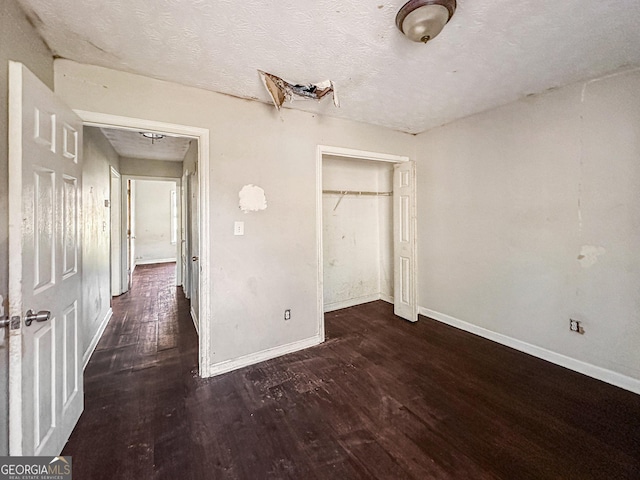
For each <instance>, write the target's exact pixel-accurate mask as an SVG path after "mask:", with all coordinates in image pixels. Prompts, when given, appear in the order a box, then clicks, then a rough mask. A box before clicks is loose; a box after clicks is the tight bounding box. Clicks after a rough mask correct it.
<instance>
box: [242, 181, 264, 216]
mask: <svg viewBox="0 0 640 480" xmlns="http://www.w3.org/2000/svg"><path fill="white" fill-rule="evenodd" d="M238 196H239V197H240V205H239V206H240V210H242V211H243V212H244V213H249V212H258V211H260V210H266V209H267V197H265V195H264V190H263V189H262V188H260V187H258V186H256V185H245V186H244V187H242V190H240V193H239V194H238Z"/></svg>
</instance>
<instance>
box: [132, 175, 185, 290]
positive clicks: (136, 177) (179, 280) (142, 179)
mask: <svg viewBox="0 0 640 480" xmlns="http://www.w3.org/2000/svg"><path fill="white" fill-rule="evenodd" d="M122 179H123V181H124V182H125V183H127V184H128V183H129V180H133V181H135V182H145V181H151V182H171V183H174V184H175V185H176V194H178V193H179V192H180V190H181V189H182V178H180V177H154V176H147V175H144V176H143V175H123V176H122ZM123 193H124V194H126V192H123ZM133 208H135V199H133V200H132V209H133ZM181 209H182V199H181V198H180V197H178V239H177V242H176V247H175V248H176V286H181V285H183V284H184V283H183V281H184V279H183V278H182V257H181V256H180V255H179V253H180V247H181V245H182V238H183V236H182V228H181V222H182V210H181ZM130 216H131V214H130V213H129V212H128V211H125V218H123V219H122V224H121V227H120V228H121V229H122V228H125V229H126V225H127V224H128V221H129V218H128V217H130ZM135 218H136V221H137V218H138V215H137V214H135ZM134 233H135V232H134ZM122 245H123V247H122V248H124V249H125V250H126V252H125V255H123V258H124V259H125V269H126V261H127V256H128V255H129V246H128V245H127V242H126V240H125V242H124V243H123V244H122ZM125 245H127V246H126V247H125ZM135 267H136V265H133V266H132V268H131V270H132V271H133V270H134V269H135Z"/></svg>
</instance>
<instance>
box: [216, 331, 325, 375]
mask: <svg viewBox="0 0 640 480" xmlns="http://www.w3.org/2000/svg"><path fill="white" fill-rule="evenodd" d="M320 343H322V339H321V338H320V336H319V335H316V336H314V337H311V338H307V339H305V340H300V341H297V342H292V343H288V344H286V345H280V346H279V347H273V348H268V349H266V350H262V351H261V352H257V353H251V354H249V355H244V356H242V357H238V358H234V359H232V360H225V361H224V362H220V363H215V364H213V365H211V366H210V367H209V372H208V373H209V375H210V376H215V375H221V374H223V373H227V372H230V371H232V370H237V369H238V368H242V367H248V366H249V365H254V364H256V363H260V362H264V361H265V360H271V359H272V358H276V357H280V356H282V355H286V354H287V353H293V352H297V351H298V350H303V349H305V348H308V347H313V346H314V345H319V344H320Z"/></svg>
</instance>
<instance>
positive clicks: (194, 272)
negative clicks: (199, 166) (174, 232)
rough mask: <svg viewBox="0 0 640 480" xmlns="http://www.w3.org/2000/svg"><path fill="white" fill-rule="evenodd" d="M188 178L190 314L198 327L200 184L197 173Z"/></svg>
mask: <svg viewBox="0 0 640 480" xmlns="http://www.w3.org/2000/svg"><path fill="white" fill-rule="evenodd" d="M189 179H190V181H191V184H190V186H189V195H190V197H191V198H190V202H189V203H190V209H189V210H190V212H191V216H190V222H189V223H190V228H191V237H190V240H191V242H190V251H191V252H190V253H191V281H190V282H189V283H190V286H191V295H190V299H191V315H192V317H193V321H194V322H195V324H196V325H197V326H198V328H199V327H200V320H199V317H200V311H199V305H200V304H199V302H200V291H199V288H200V243H199V239H200V213H199V210H200V202H199V198H200V197H199V195H200V185H199V181H198V176H197V175H190V176H189Z"/></svg>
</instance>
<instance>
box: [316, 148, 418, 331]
mask: <svg viewBox="0 0 640 480" xmlns="http://www.w3.org/2000/svg"><path fill="white" fill-rule="evenodd" d="M325 155H331V156H334V157H343V158H350V159H354V160H371V161H375V162H388V163H394V164H395V163H406V162H409V161H411V159H410V158H409V157H408V156H406V155H393V154H389V153H378V152H370V151H366V150H357V149H352V148H343V147H333V146H329V145H318V147H317V148H316V259H317V262H318V269H317V270H318V280H317V307H316V308H317V311H318V331H317V334H318V335H319V337H320V341H321V342H324V339H325V335H324V258H323V256H324V252H323V244H322V229H323V222H322V159H323V157H324V156H325ZM413 190H414V191H413V194H414V196H415V193H416V192H415V183H414V185H413ZM393 222H394V224H395V222H396V219H394V220H393ZM414 258H415V252H414ZM394 262H395V260H394ZM416 263H417V262H416ZM412 271H413V275H412V279H411V281H412V282H413V284H414V285H415V282H416V280H417V272H416V269H415V268H413V269H412ZM414 301H417V299H414Z"/></svg>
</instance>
